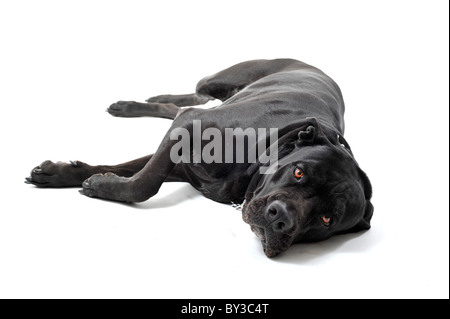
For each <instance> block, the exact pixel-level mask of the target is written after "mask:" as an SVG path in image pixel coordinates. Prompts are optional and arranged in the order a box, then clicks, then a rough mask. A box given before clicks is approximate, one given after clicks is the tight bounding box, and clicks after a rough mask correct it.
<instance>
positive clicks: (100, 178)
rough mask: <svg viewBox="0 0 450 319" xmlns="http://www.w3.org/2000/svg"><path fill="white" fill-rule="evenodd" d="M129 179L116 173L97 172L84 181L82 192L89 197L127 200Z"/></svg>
mask: <svg viewBox="0 0 450 319" xmlns="http://www.w3.org/2000/svg"><path fill="white" fill-rule="evenodd" d="M128 180H129V178H126V177H120V176H117V175H116V174H114V173H105V174H95V175H92V176H91V177H89V178H88V179H86V180H85V181H84V182H83V184H82V187H83V189H81V190H80V193H81V194H82V195H86V196H88V197H96V198H103V199H109V200H115V201H122V202H126V201H128V200H127V198H126V196H127V194H128V192H127V191H126V183H127V182H128Z"/></svg>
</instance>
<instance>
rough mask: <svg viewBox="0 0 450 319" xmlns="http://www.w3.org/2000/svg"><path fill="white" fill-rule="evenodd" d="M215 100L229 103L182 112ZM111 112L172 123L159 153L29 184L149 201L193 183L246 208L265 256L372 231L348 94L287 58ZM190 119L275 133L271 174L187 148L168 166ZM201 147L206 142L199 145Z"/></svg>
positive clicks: (47, 166)
mask: <svg viewBox="0 0 450 319" xmlns="http://www.w3.org/2000/svg"><path fill="white" fill-rule="evenodd" d="M212 99H220V100H221V101H222V102H223V104H222V105H220V106H218V107H216V108H213V109H198V108H186V109H180V107H184V106H193V105H200V104H204V103H206V102H207V101H209V100H212ZM108 112H109V113H111V114H112V115H114V116H122V117H137V116H152V117H163V118H169V119H173V123H172V126H171V128H170V130H169V132H167V134H166V135H165V137H164V139H163V141H162V142H161V144H160V146H159V148H158V150H157V152H156V153H155V154H153V155H149V156H146V157H143V158H140V159H137V160H134V161H131V162H127V163H124V164H119V165H116V166H91V165H88V164H86V163H83V162H80V161H76V162H70V163H61V162H58V163H53V162H50V161H45V162H43V163H42V164H41V165H40V166H38V167H36V168H34V169H33V170H32V172H31V176H30V177H28V178H27V179H26V182H27V183H31V184H34V185H36V186H38V187H69V186H82V187H83V189H82V190H81V191H80V192H81V193H82V194H84V195H87V196H90V197H98V198H104V199H110V200H115V201H125V202H141V201H145V200H147V199H149V198H150V197H152V196H153V195H155V194H156V193H157V192H158V190H159V188H160V186H161V184H162V183H163V182H172V181H175V182H189V183H190V184H191V185H192V186H193V187H195V188H196V189H197V190H199V191H200V192H201V193H203V194H204V196H206V197H208V198H210V199H212V200H214V201H218V202H222V203H231V202H234V203H237V202H239V203H242V202H243V205H242V206H243V207H242V215H243V219H244V221H245V222H246V223H248V224H250V226H251V229H252V230H253V232H255V233H256V235H257V236H258V237H259V238H260V239H261V241H262V244H263V248H264V252H265V253H266V255H267V256H268V257H274V256H276V255H277V254H279V253H280V252H283V251H285V250H286V249H288V248H289V246H291V245H292V244H293V243H297V242H305V241H319V240H324V239H327V238H329V237H330V236H332V235H333V234H342V233H348V232H356V231H359V230H363V229H369V228H370V220H371V217H372V213H373V206H372V204H371V203H370V199H371V196H372V187H371V184H370V182H369V179H368V178H367V176H366V174H365V173H364V172H363V171H362V170H361V169H360V168H359V165H358V164H357V162H356V161H355V159H354V157H353V154H352V151H351V150H350V147H349V145H348V143H347V141H346V140H345V139H344V137H343V134H344V120H343V115H344V102H343V99H342V95H341V92H340V89H339V87H338V86H337V84H336V83H335V82H334V81H333V80H332V79H331V78H329V77H328V76H327V75H326V74H324V73H323V72H322V71H320V70H318V69H317V68H314V67H312V66H310V65H307V64H305V63H302V62H299V61H296V60H291V59H277V60H270V61H269V60H255V61H248V62H244V63H240V64H237V65H235V66H232V67H231V68H228V69H226V70H224V71H221V72H219V73H217V74H215V75H213V76H209V77H206V78H204V79H203V80H201V81H200V82H199V83H198V85H197V90H196V93H194V94H187V95H161V96H157V97H153V98H150V99H148V100H147V103H138V102H123V101H121V102H118V103H115V104H113V105H111V106H110V107H109V109H108ZM194 120H198V121H201V125H202V130H203V132H204V130H205V129H206V128H214V129H216V131H219V132H222V133H225V132H226V129H227V128H236V127H240V128H244V129H245V128H253V129H261V128H264V129H267V130H268V129H269V128H276V129H278V140H277V145H278V151H277V155H278V157H277V159H278V162H277V165H276V167H275V169H274V172H273V174H262V173H261V170H260V168H262V167H264V166H266V167H267V166H269V165H268V164H266V163H262V162H261V161H259V160H256V161H250V160H249V156H248V154H247V153H246V154H244V155H245V156H244V160H243V161H242V160H241V161H237V160H236V155H234V157H233V161H232V162H231V163H230V162H229V161H228V162H226V161H225V160H223V161H221V160H220V159H219V160H218V161H214V162H208V163H206V162H205V161H197V162H195V161H193V160H192V159H193V158H194V157H195V156H196V154H195V153H196V151H195V150H194V148H193V147H191V148H190V152H189V153H190V154H189V155H188V156H187V158H186V156H184V159H185V160H184V161H181V162H180V161H178V162H175V161H173V160H171V150H172V148H173V147H175V146H176V145H177V143H178V142H179V140H178V139H173V138H172V137H171V133H173V132H174V131H175V130H179V129H180V128H182V129H184V130H185V132H188V133H190V134H191V135H190V136H192V134H195V132H194V131H195V127H194V126H195V125H194ZM269 135H270V134H267V136H266V137H265V138H266V141H267V142H269ZM237 138H238V137H237V136H236V135H235V136H234V137H233V141H235V140H236V139H237ZM244 140H245V144H246V146H250V148H251V147H254V149H257V148H258V146H259V144H258V145H248V144H249V143H251V139H249V138H248V136H246V137H245V136H244ZM191 141H192V138H191ZM223 142H224V143H223V144H222V145H224V148H226V147H225V146H226V141H225V140H223ZM228 142H229V141H228ZM194 143H195V142H194ZM253 143H254V142H253ZM190 145H191V146H192V144H190ZM205 145H206V142H205V141H202V142H201V147H202V148H203V147H205ZM265 145H269V144H265ZM250 148H248V149H250ZM199 151H201V149H200V150H199ZM197 153H198V150H197ZM178 155H180V156H181V154H178ZM197 155H198V154H197ZM216 155H217V154H216ZM224 156H225V154H223V155H222V159H224ZM83 181H84V182H83Z"/></svg>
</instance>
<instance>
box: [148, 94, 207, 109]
mask: <svg viewBox="0 0 450 319" xmlns="http://www.w3.org/2000/svg"><path fill="white" fill-rule="evenodd" d="M211 100H214V98H213V97H211V96H208V95H200V94H198V93H192V94H179V95H171V94H165V95H158V96H154V97H151V98H149V99H147V100H146V101H147V102H148V103H170V104H175V105H176V106H178V107H184V106H195V105H202V104H206V103H207V102H208V101H211Z"/></svg>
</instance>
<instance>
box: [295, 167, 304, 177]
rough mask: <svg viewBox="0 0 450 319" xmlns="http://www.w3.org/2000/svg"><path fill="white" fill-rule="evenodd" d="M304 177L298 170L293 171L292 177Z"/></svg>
mask: <svg viewBox="0 0 450 319" xmlns="http://www.w3.org/2000/svg"><path fill="white" fill-rule="evenodd" d="M303 175H304V173H303V171H302V170H301V169H300V168H296V169H295V171H294V176H295V177H296V178H298V179H300V178H302V177H303Z"/></svg>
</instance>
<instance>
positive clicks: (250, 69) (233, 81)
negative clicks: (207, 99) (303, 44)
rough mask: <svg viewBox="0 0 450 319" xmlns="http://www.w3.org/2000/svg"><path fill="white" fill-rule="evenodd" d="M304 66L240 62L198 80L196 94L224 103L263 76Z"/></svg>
mask: <svg viewBox="0 0 450 319" xmlns="http://www.w3.org/2000/svg"><path fill="white" fill-rule="evenodd" d="M304 65H305V64H304V63H303V62H300V61H297V60H292V59H275V60H252V61H246V62H242V63H239V64H236V65H233V66H232V67H229V68H228V69H225V70H223V71H220V72H218V73H216V74H214V75H210V76H207V77H205V78H204V79H202V80H200V82H198V84H197V94H199V95H200V96H211V97H213V98H216V99H219V100H221V101H222V102H224V101H225V100H227V99H229V98H230V97H232V96H233V95H235V94H236V93H237V92H239V91H241V90H242V89H244V88H245V87H246V86H248V85H250V84H252V83H253V82H255V81H258V80H259V79H261V78H263V77H265V76H268V75H270V74H273V73H276V72H279V71H281V70H286V69H289V68H295V67H298V66H304Z"/></svg>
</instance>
